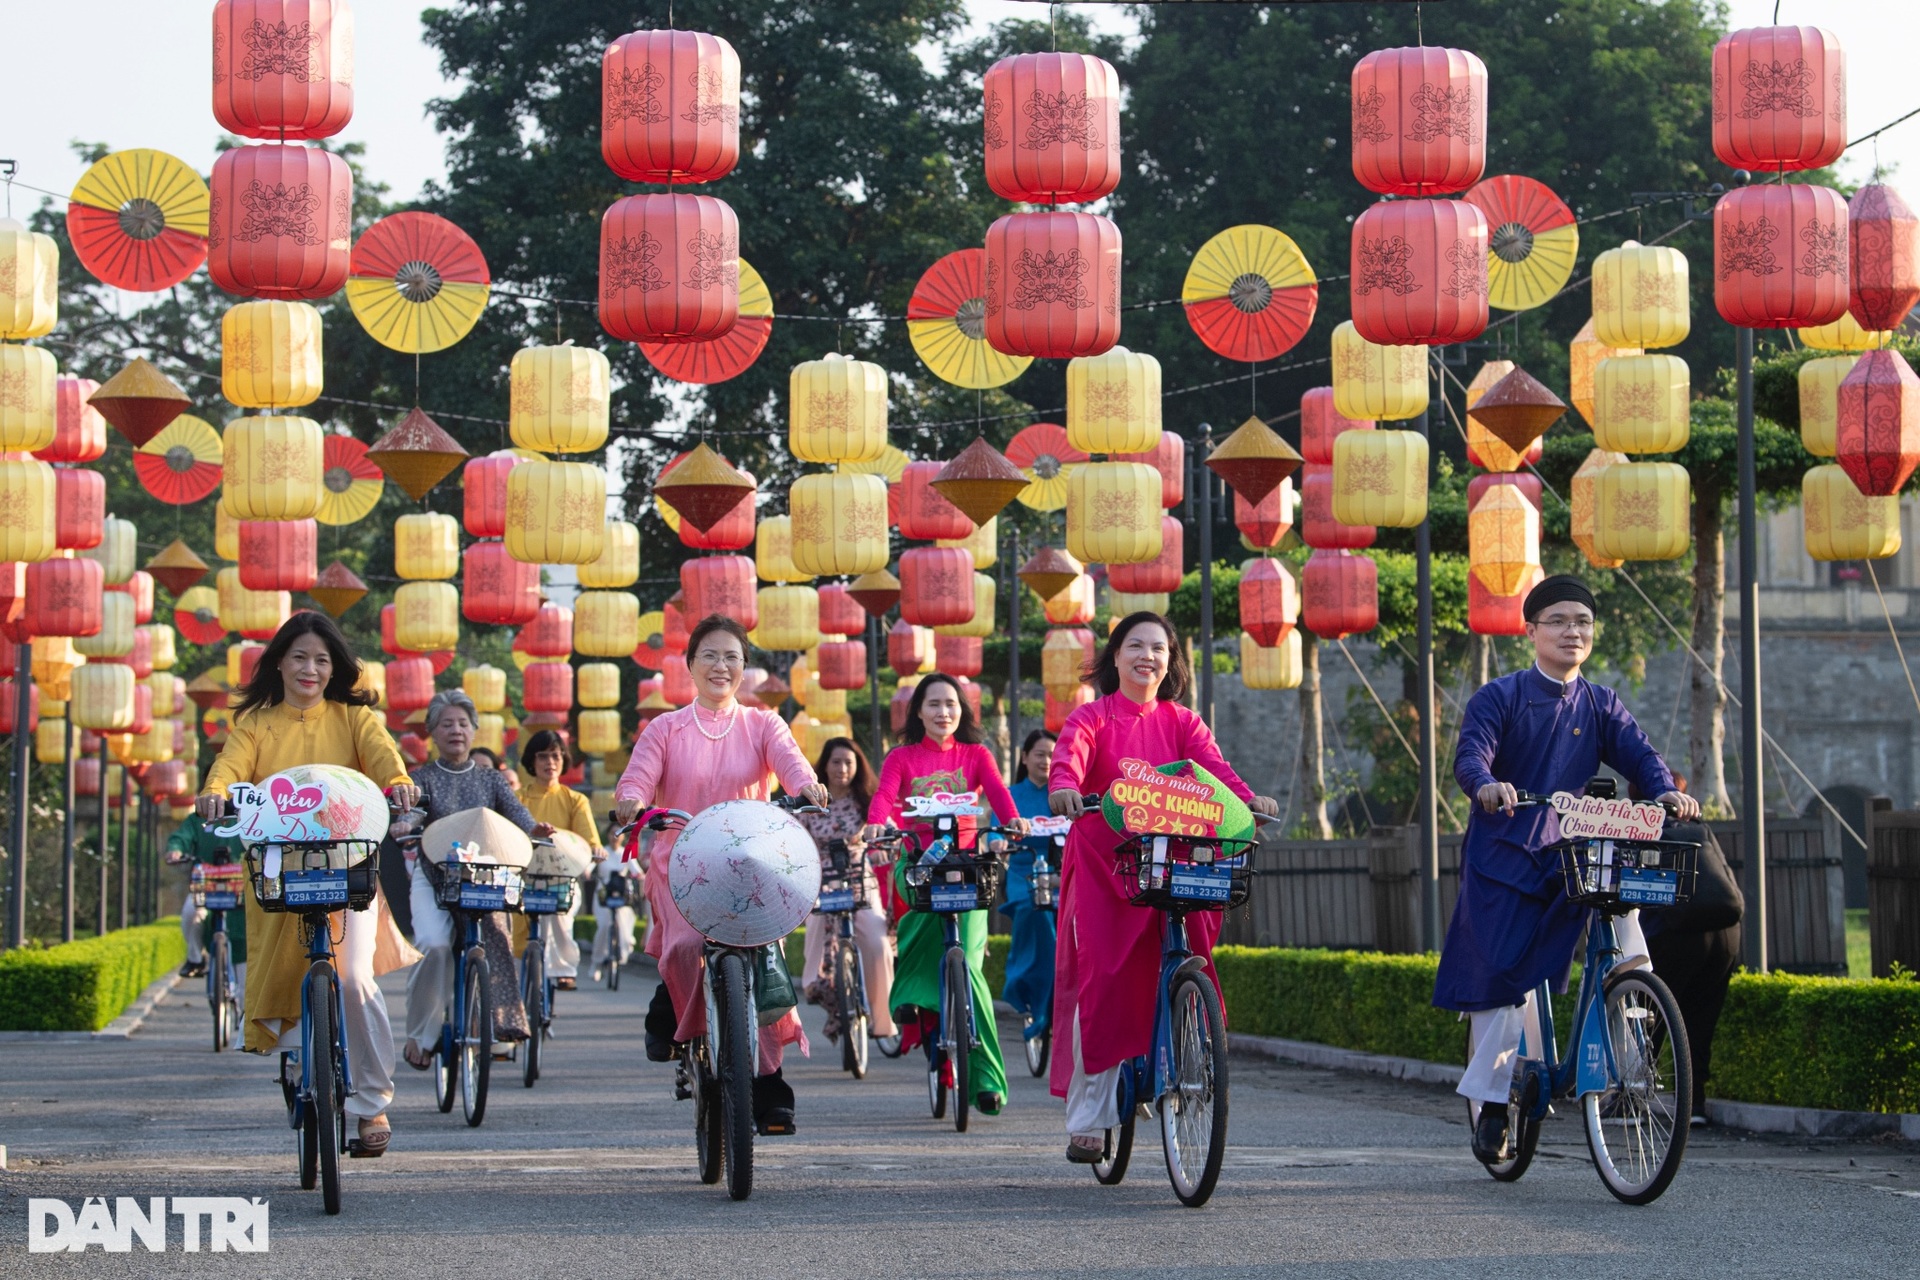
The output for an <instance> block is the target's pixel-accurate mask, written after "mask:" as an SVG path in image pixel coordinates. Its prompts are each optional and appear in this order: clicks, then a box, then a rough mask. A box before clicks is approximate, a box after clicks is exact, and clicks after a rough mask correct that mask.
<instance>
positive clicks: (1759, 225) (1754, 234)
mask: <svg viewBox="0 0 1920 1280" xmlns="http://www.w3.org/2000/svg"><path fill="white" fill-rule="evenodd" d="M1713 263H1714V272H1713V305H1714V307H1715V309H1717V310H1718V311H1719V312H1720V318H1721V319H1722V320H1725V321H1726V322H1727V323H1728V324H1736V325H1742V326H1744V327H1746V328H1750V329H1799V328H1804V327H1806V326H1809V325H1821V324H1829V323H1831V322H1833V321H1835V320H1838V319H1839V318H1840V317H1841V316H1843V315H1845V314H1847V288H1848V279H1847V202H1846V200H1845V199H1844V198H1843V197H1842V196H1841V195H1840V193H1839V192H1837V191H1835V190H1833V189H1832V188H1831V187H1814V186H1808V185H1806V184H1804V183H1789V184H1787V185H1785V186H1758V187H1741V188H1738V189H1736V190H1733V191H1729V192H1727V193H1726V194H1725V195H1723V196H1721V197H1720V200H1719V202H1718V203H1717V204H1715V205H1714V206H1713ZM1595 314H1596V315H1597V314H1598V312H1597V311H1596V313H1595ZM1644 345H1648V346H1653V345H1663V344H1654V343H1647V344H1644Z"/></svg>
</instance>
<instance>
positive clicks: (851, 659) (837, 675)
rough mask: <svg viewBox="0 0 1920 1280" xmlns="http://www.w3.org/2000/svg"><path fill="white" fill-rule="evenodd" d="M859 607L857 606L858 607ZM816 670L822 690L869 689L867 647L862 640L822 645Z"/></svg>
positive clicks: (836, 641)
mask: <svg viewBox="0 0 1920 1280" xmlns="http://www.w3.org/2000/svg"><path fill="white" fill-rule="evenodd" d="M856 607H857V606H856ZM818 655H819V665H818V666H816V667H815V668H814V672H815V674H816V675H818V676H819V677H820V687H821V688H822V689H864V688H866V687H867V646H866V644H865V642H863V641H860V640H828V641H825V642H823V643H822V644H821V645H820V648H819V651H818Z"/></svg>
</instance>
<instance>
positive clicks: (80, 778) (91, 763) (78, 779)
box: [73, 744, 100, 800]
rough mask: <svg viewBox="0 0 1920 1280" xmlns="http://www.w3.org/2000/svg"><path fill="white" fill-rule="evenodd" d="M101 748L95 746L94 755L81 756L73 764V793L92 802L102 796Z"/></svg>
mask: <svg viewBox="0 0 1920 1280" xmlns="http://www.w3.org/2000/svg"><path fill="white" fill-rule="evenodd" d="M99 751H100V747H99V745H98V744H95V746H94V747H93V750H92V753H91V754H87V755H81V756H78V757H77V758H75V760H74V762H73V793H74V794H75V795H77V796H84V797H85V798H87V799H89V800H92V799H95V798H97V797H98V796H99V794H100V756H99Z"/></svg>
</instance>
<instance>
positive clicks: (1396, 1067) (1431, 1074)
mask: <svg viewBox="0 0 1920 1280" xmlns="http://www.w3.org/2000/svg"><path fill="white" fill-rule="evenodd" d="M1227 1048H1228V1049H1229V1050H1231V1051H1233V1052H1235V1053H1250V1054H1254V1055H1256V1056H1258V1057H1262V1058H1284V1059H1286V1060H1287V1061H1289V1062H1304V1063H1305V1064H1307V1065H1308V1066H1310V1067H1325V1068H1328V1069H1329V1070H1333V1071H1364V1072H1367V1073H1368V1074H1370V1075H1377V1076H1391V1077H1393V1078H1394V1079H1395V1080H1417V1081H1419V1082H1420V1083H1421V1084H1445V1085H1453V1084H1459V1083H1460V1076H1461V1074H1462V1072H1463V1068H1461V1067H1451V1066H1448V1065H1446V1064H1445V1063H1440V1062H1422V1061H1421V1060H1420V1059H1418V1058H1396V1057H1393V1056H1391V1055H1389V1054H1384V1053H1362V1052H1360V1051H1359V1050H1358V1049H1338V1048H1335V1047H1334V1046H1333V1045H1330V1044H1314V1043H1313V1042H1312V1041H1309V1040H1282V1039H1280V1038H1278V1037H1275V1036H1250V1035H1239V1034H1236V1033H1234V1032H1231V1031H1229V1032H1228V1033H1227Z"/></svg>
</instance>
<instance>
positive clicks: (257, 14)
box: [213, 0, 353, 142]
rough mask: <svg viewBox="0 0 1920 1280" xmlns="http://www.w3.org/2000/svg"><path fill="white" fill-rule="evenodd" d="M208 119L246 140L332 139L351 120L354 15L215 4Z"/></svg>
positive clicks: (266, 2)
mask: <svg viewBox="0 0 1920 1280" xmlns="http://www.w3.org/2000/svg"><path fill="white" fill-rule="evenodd" d="M213 118H214V119H215V120H218V121H219V122H220V127H221V128H223V129H225V130H227V132H229V133H237V134H239V135H240V136H241V137H243V138H272V139H274V140H275V141H279V142H298V141H302V140H305V139H311V138H331V137H332V136H333V135H334V134H336V133H338V132H340V131H341V130H342V129H344V128H346V127H347V121H349V120H351V119H352V118H353V10H351V9H350V8H348V7H347V6H346V4H344V3H335V0H219V2H218V3H217V4H215V5H214V6H213Z"/></svg>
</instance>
